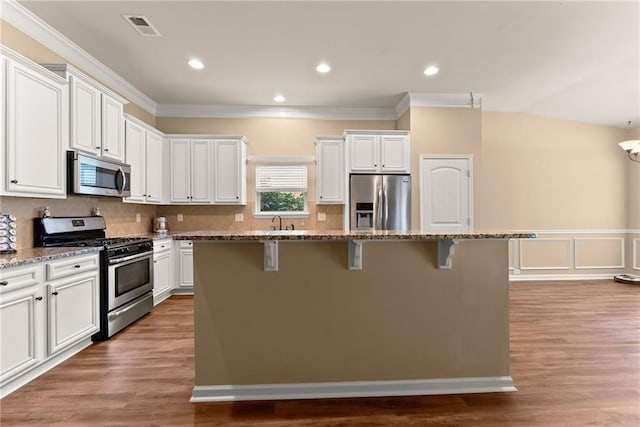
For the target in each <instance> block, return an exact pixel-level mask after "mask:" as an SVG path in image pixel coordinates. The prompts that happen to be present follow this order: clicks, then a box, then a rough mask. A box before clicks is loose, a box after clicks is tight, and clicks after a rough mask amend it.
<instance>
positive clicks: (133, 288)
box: [107, 252, 153, 311]
mask: <svg viewBox="0 0 640 427" xmlns="http://www.w3.org/2000/svg"><path fill="white" fill-rule="evenodd" d="M151 290H153V252H145V253H143V254H137V255H131V256H127V257H124V258H115V259H110V260H109V261H108V273H107V292H108V298H109V305H108V310H109V311H111V310H113V309H115V308H117V307H120V306H121V305H123V304H126V303H127V302H129V301H131V300H133V299H135V298H137V297H139V296H140V295H143V294H145V293H147V292H149V291H151Z"/></svg>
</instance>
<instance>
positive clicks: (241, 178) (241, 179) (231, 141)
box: [211, 137, 247, 205]
mask: <svg viewBox="0 0 640 427" xmlns="http://www.w3.org/2000/svg"><path fill="white" fill-rule="evenodd" d="M211 154H212V156H213V158H212V161H211V165H212V167H213V180H212V182H213V202H214V203H218V204H225V205H245V204H246V203H247V170H246V169H247V140H246V138H244V137H229V138H217V139H215V140H214V145H213V150H212V151H211Z"/></svg>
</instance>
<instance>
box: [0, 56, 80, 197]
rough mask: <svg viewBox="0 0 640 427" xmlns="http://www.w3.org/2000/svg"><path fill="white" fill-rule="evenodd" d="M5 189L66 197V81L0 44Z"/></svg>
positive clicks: (0, 159) (0, 183)
mask: <svg viewBox="0 0 640 427" xmlns="http://www.w3.org/2000/svg"><path fill="white" fill-rule="evenodd" d="M0 53H1V54H2V55H1V61H2V67H1V71H0V82H1V84H2V101H1V105H0V118H1V120H2V124H3V129H4V131H3V132H2V139H3V141H2V148H1V149H0V164H2V165H3V166H6V167H5V168H2V169H0V170H2V172H1V174H2V176H0V194H5V195H10V196H25V197H48V198H65V197H66V164H65V149H66V147H67V141H68V138H69V133H68V132H69V128H68V122H69V120H68V118H69V109H68V105H69V104H68V101H69V93H68V84H67V82H66V81H65V80H64V79H62V78H60V77H59V76H57V75H55V74H53V73H51V72H49V71H48V70H46V69H44V68H42V67H41V66H39V65H38V64H36V63H34V62H32V61H30V60H28V59H26V58H24V57H23V56H21V55H19V54H17V53H15V52H13V51H11V50H10V49H7V48H5V47H4V46H0Z"/></svg>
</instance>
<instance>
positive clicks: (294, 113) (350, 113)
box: [156, 104, 396, 120]
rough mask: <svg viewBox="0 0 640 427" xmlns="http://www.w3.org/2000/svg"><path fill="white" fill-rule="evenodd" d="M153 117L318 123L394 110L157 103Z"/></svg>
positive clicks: (383, 115)
mask: <svg viewBox="0 0 640 427" xmlns="http://www.w3.org/2000/svg"><path fill="white" fill-rule="evenodd" d="M156 117H217V118H242V117H281V118H296V119H320V120H395V119H396V115H395V111H394V109H393V108H346V107H278V106H269V105H264V106H260V105H254V106H250V105H247V106H242V105H235V106H231V105H186V104H158V107H157V109H156Z"/></svg>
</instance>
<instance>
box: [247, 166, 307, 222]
mask: <svg viewBox="0 0 640 427" xmlns="http://www.w3.org/2000/svg"><path fill="white" fill-rule="evenodd" d="M260 214H264V215H287V216H296V215H301V216H307V215H308V211H307V166H306V165H291V164H287V165H274V164H269V165H256V215H260Z"/></svg>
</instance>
